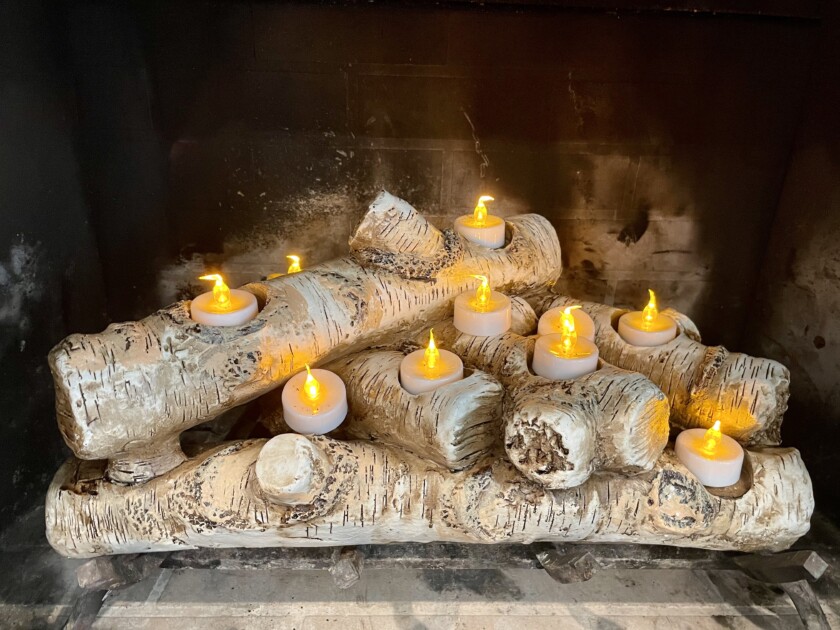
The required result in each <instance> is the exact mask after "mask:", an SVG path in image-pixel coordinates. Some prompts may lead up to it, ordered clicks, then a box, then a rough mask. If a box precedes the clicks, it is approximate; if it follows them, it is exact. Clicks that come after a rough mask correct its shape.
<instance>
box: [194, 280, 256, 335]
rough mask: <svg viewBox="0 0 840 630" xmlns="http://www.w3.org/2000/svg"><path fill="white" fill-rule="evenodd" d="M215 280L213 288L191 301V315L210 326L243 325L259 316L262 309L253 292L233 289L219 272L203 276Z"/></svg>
mask: <svg viewBox="0 0 840 630" xmlns="http://www.w3.org/2000/svg"><path fill="white" fill-rule="evenodd" d="M199 280H213V281H214V282H215V284H214V285H213V290H212V291H208V292H207V293H202V294H201V295H199V296H198V297H196V298H195V299H194V300H193V301H192V302H190V317H192V318H193V320H194V321H197V322H198V323H199V324H207V325H208V326H241V325H242V324H244V323H246V322H249V321H251V320H252V319H254V318H255V317H256V316H257V313H258V312H259V310H260V307H259V305H258V304H257V298H256V297H254V294H253V293H248V291H243V290H242V289H231V288H229V287H228V285H226V284H225V281H224V278H222V276H220V275H219V274H217V273H214V274H211V275H208V276H201V277H200V278H199Z"/></svg>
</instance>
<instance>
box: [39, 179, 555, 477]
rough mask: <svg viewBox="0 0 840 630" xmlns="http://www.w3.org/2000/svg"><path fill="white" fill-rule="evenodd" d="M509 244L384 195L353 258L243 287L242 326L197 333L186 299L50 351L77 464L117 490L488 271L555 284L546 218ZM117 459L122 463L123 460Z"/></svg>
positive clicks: (535, 219)
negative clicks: (476, 239) (451, 227)
mask: <svg viewBox="0 0 840 630" xmlns="http://www.w3.org/2000/svg"><path fill="white" fill-rule="evenodd" d="M507 230H508V239H507V244H506V245H505V247H503V248H501V249H498V250H491V249H487V248H483V247H479V246H475V245H472V244H470V243H468V242H466V241H464V240H462V239H461V238H460V237H459V236H457V235H456V234H455V233H454V232H452V231H446V232H440V231H438V230H437V229H435V228H434V227H432V226H431V225H430V224H429V223H428V222H426V220H425V219H423V217H421V216H420V215H419V214H418V213H417V212H416V211H415V210H414V208H412V207H411V206H410V205H409V204H408V203H406V202H405V201H403V200H401V199H398V198H396V197H394V196H393V195H390V194H388V193H385V192H383V193H382V194H380V195H379V197H377V199H376V200H375V201H374V202H373V204H372V205H371V206H370V208H369V210H368V212H367V214H366V215H365V217H364V218H363V220H362V222H361V224H360V225H359V227H358V229H357V231H356V233H355V235H354V236H353V237H352V238H351V241H350V248H351V253H352V255H351V256H350V257H347V258H342V259H339V260H335V261H332V262H328V263H325V264H322V265H318V266H316V267H313V268H311V269H308V270H305V271H303V272H300V273H296V274H291V275H286V276H281V277H279V278H277V279H273V280H270V281H267V282H263V283H254V284H249V285H246V286H245V287H243V288H245V289H246V290H248V291H251V292H252V293H254V294H255V295H256V296H257V298H258V300H259V302H260V304H261V307H262V309H261V311H260V313H259V315H258V316H257V317H256V319H254V320H253V321H251V322H249V323H248V324H246V325H244V326H241V327H234V328H219V327H211V326H202V325H199V324H197V323H196V322H194V321H192V320H191V319H190V317H189V303H188V302H180V303H177V304H175V305H173V306H170V307H168V308H166V309H163V310H161V311H158V312H157V313H155V314H154V315H151V316H149V317H147V318H146V319H144V320H142V321H139V322H129V323H123V324H114V325H112V326H109V327H108V329H107V330H105V331H104V332H103V333H100V334H96V335H72V336H70V337H68V338H67V339H65V340H64V341H63V342H61V343H60V344H58V345H57V346H56V347H55V348H54V349H53V350H52V352H51V353H50V359H49V362H50V367H51V369H52V373H53V377H54V380H55V387H56V410H57V416H58V422H59V427H60V428H61V431H62V434H63V435H64V438H65V440H66V442H67V444H68V445H69V446H70V448H71V449H72V450H73V452H74V453H75V454H76V455H77V456H78V457H80V458H83V459H104V458H107V459H110V460H112V464H113V465H112V466H111V467H110V470H109V476H110V478H111V479H112V480H114V481H117V482H121V483H135V482H142V481H146V480H148V479H150V478H151V477H153V476H155V475H158V474H161V473H162V472H165V471H166V470H169V469H171V468H172V467H173V466H175V465H177V464H178V463H179V462H181V461H183V459H184V456H183V453H181V452H180V449H179V447H178V440H177V436H178V435H179V433H180V432H182V431H184V430H185V429H187V428H190V427H192V426H195V425H197V424H199V423H201V422H204V421H205V420H208V419H211V418H213V417H215V416H217V415H218V414H220V413H221V412H223V411H225V410H227V409H230V408H231V407H234V406H236V405H239V404H242V403H245V402H248V401H249V400H252V399H254V398H256V397H257V396H259V395H260V394H263V393H265V392H267V391H269V390H271V389H273V388H275V387H277V386H278V385H280V384H282V383H283V382H284V381H285V380H286V379H287V378H288V377H289V376H290V375H291V374H293V373H294V372H297V371H298V370H300V369H302V368H303V365H304V363H310V364H313V363H316V362H323V361H327V360H331V359H335V358H338V357H341V356H344V355H346V354H348V353H350V352H354V351H357V350H361V349H363V348H365V347H369V346H370V345H372V343H375V342H378V341H380V340H382V339H383V338H384V339H387V338H388V336H389V335H393V334H395V333H397V332H398V331H409V332H410V331H411V330H412V329H416V328H419V327H421V326H423V325H425V324H426V323H427V322H429V321H435V320H436V319H441V318H443V317H445V316H448V314H449V311H450V309H451V308H452V302H453V301H454V298H455V296H457V295H458V294H459V293H461V292H463V291H467V290H472V289H474V287H475V283H476V281H475V280H474V279H473V278H471V277H470V274H483V275H487V276H489V277H490V278H491V279H492V282H493V284H494V286H496V287H498V288H499V289H500V290H504V291H506V292H508V293H511V294H517V293H519V292H523V291H526V290H534V289H536V288H538V287H541V286H547V285H548V284H550V283H551V282H553V281H554V279H555V278H556V277H557V274H558V273H559V270H560V267H561V261H560V245H559V242H558V240H557V234H556V233H555V231H554V228H552V227H551V224H550V223H549V222H548V221H547V220H546V219H545V218H543V217H541V216H538V215H522V216H518V217H514V218H511V219H510V220H509V221H508V222H507ZM117 463H118V464H119V465H117Z"/></svg>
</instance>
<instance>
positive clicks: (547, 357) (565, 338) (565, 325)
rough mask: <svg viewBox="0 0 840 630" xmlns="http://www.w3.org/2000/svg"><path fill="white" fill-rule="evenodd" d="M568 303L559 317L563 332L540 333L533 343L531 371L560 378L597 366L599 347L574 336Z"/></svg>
mask: <svg viewBox="0 0 840 630" xmlns="http://www.w3.org/2000/svg"><path fill="white" fill-rule="evenodd" d="M579 308H580V306H568V307H566V308H564V309H563V313H562V315H561V317H560V319H561V322H562V323H561V327H562V330H563V332H561V333H552V334H548V335H542V336H540V337H539V338H538V339H537V343H536V345H535V346H534V359H533V361H532V362H531V369H533V370H534V374H537V375H538V376H542V377H543V378H549V379H551V380H553V381H563V380H568V379H572V378H578V377H579V376H584V375H586V374H590V373H591V372H594V371H595V370H597V369H598V348H597V347H596V346H595V344H594V343H592V342H591V341H590V340H589V339H584V338H582V337H578V336H577V332H576V330H575V318H574V316H573V314H572V311H574V310H576V309H579Z"/></svg>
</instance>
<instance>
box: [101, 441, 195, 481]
mask: <svg viewBox="0 0 840 630" xmlns="http://www.w3.org/2000/svg"><path fill="white" fill-rule="evenodd" d="M186 459H187V456H186V455H184V451H182V450H181V445H180V443H179V440H178V436H177V435H173V436H171V437H170V438H168V439H167V440H165V441H162V442H160V443H159V444H156V445H154V446H150V447H147V448H144V449H139V450H131V451H129V453H128V454H125V455H121V456H117V457H113V458H111V459H109V460H108V469H107V471H106V473H105V475H106V477H107V478H108V479H109V480H110V481H111V482H113V483H117V484H123V485H130V484H135V483H145V482H147V481H149V480H150V479H154V478H155V477H157V476H159V475H162V474H164V473H167V472H169V471H170V470H172V469H173V468H175V467H177V466H180V465H181V464H182V463H183V462H184V461H186Z"/></svg>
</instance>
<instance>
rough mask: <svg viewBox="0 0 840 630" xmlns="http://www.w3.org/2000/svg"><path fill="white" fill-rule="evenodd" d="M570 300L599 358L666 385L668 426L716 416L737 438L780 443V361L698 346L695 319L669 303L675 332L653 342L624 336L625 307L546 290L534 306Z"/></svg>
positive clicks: (786, 385) (786, 383) (783, 376)
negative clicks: (619, 328)
mask: <svg viewBox="0 0 840 630" xmlns="http://www.w3.org/2000/svg"><path fill="white" fill-rule="evenodd" d="M570 304H581V305H582V306H583V310H585V311H586V312H587V313H589V315H590V316H591V317H592V319H593V320H594V321H595V343H596V344H597V345H598V350H599V351H600V354H601V357H602V358H603V359H604V360H605V361H608V362H610V363H612V364H614V365H616V366H618V367H621V368H624V369H626V370H633V371H635V372H640V373H641V374H644V375H645V376H647V377H648V378H649V379H650V380H651V381H653V382H654V383H656V385H657V386H659V387H660V388H661V389H662V391H663V392H665V395H666V396H668V400H669V401H670V403H671V424H672V426H674V427H676V428H678V429H688V428H692V427H705V428H708V427H710V426H712V425H713V424H714V423H715V420H720V421H721V424H722V425H723V430H724V431H725V432H726V433H727V434H728V435H730V436H732V437H733V438H735V439H736V440H738V441H740V442H742V443H744V444H750V445H777V444H779V441H780V431H781V424H782V417H783V416H784V413H785V410H786V409H787V401H788V396H789V393H790V372H789V371H788V369H787V368H786V367H785V366H783V365H782V364H781V363H778V362H776V361H773V360H771V359H763V358H758V357H751V356H749V355H746V354H741V353H738V352H729V351H728V350H727V349H726V348H724V347H723V346H709V347H707V346H704V345H703V344H702V343H700V335H699V333H698V332H697V328H696V326H694V324H693V323H692V322H691V320H690V319H688V318H687V317H686V316H685V315H682V314H680V313H676V312H675V311H670V310H668V311H665V312H664V313H665V314H666V315H670V316H671V317H673V318H674V319H675V320H676V322H677V328H678V330H679V331H680V334H679V335H678V336H677V338H676V339H674V340H673V341H670V342H669V343H666V344H664V345H662V346H657V347H653V348H641V347H638V346H632V345H630V344H628V343H627V342H625V341H624V340H623V339H622V338H621V336H619V334H618V332H616V329H615V326H616V325H617V322H618V318H619V317H620V316H621V315H622V314H623V313H625V312H626V311H623V310H620V309H617V308H613V307H611V306H606V305H604V304H596V303H593V302H580V301H577V300H574V299H572V298H570V297H567V296H560V297H557V296H552V297H549V298H545V299H543V300H538V301H537V311H538V312H539V313H543V312H545V311H546V310H548V309H549V308H553V307H555V306H568V305H570Z"/></svg>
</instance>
